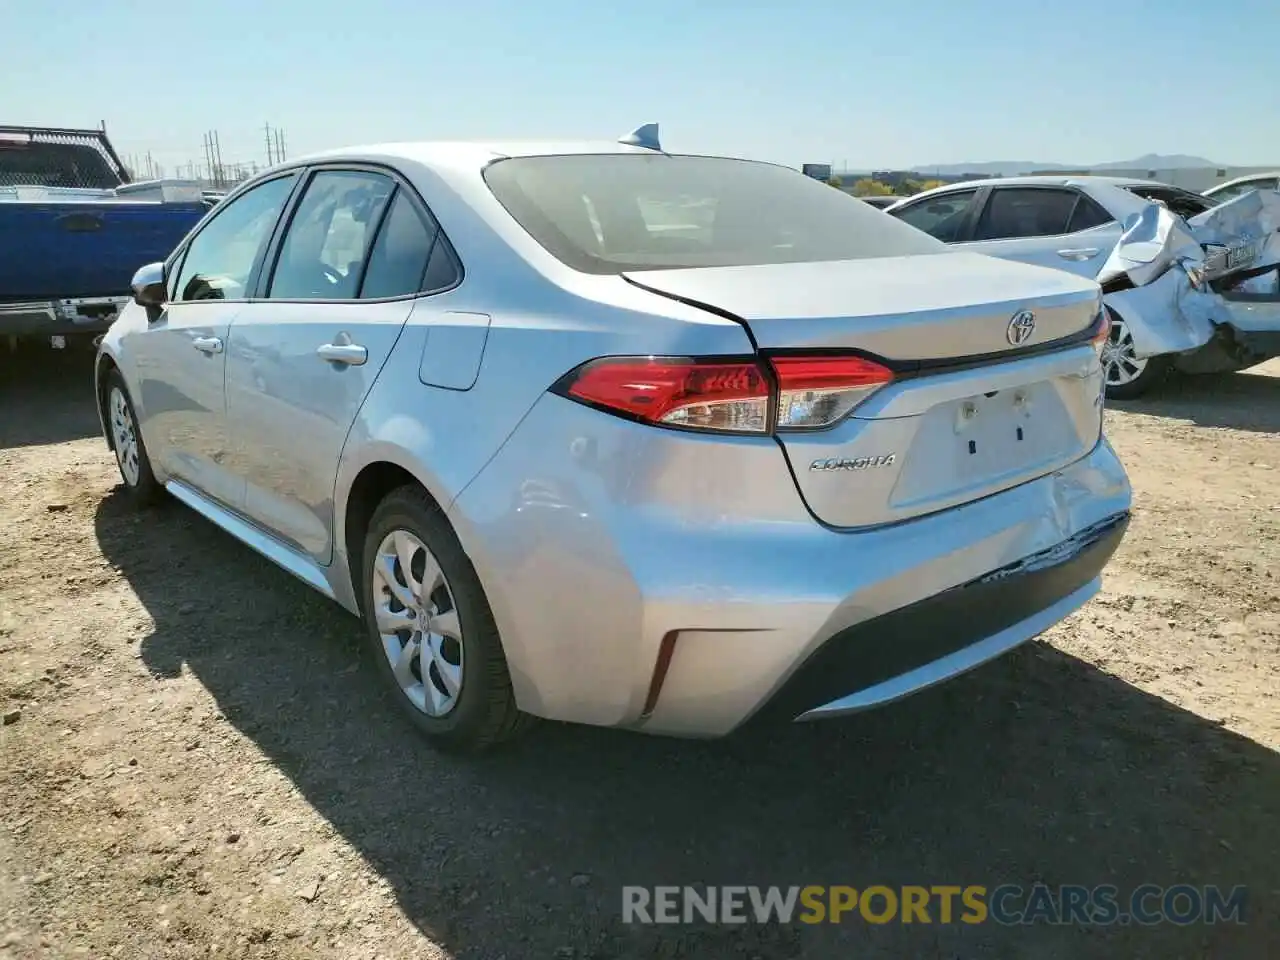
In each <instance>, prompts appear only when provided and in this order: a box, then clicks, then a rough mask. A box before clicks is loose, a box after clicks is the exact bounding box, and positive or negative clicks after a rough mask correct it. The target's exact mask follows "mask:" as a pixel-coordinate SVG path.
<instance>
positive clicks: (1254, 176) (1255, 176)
mask: <svg viewBox="0 0 1280 960" xmlns="http://www.w3.org/2000/svg"><path fill="white" fill-rule="evenodd" d="M1277 178H1280V170H1273V171H1271V172H1270V173H1247V174H1245V175H1244V176H1243V177H1236V178H1235V179H1234V180H1226V181H1224V182H1223V183H1215V184H1214V185H1213V186H1212V187H1210V188H1209V189H1208V190H1206V191H1205V193H1213V192H1214V191H1216V190H1223V189H1226V188H1227V187H1234V186H1235V185H1236V184H1238V183H1248V182H1249V181H1250V180H1275V179H1277Z"/></svg>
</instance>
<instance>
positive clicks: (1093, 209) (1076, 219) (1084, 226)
mask: <svg viewBox="0 0 1280 960" xmlns="http://www.w3.org/2000/svg"><path fill="white" fill-rule="evenodd" d="M1114 219H1115V217H1113V216H1111V214H1109V213H1107V211H1106V210H1104V209H1102V207H1101V206H1100V205H1099V204H1098V203H1096V202H1095V201H1093V200H1091V199H1089V198H1088V197H1086V196H1085V195H1084V194H1083V193H1082V194H1080V199H1079V200H1077V201H1076V209H1075V211H1074V212H1073V213H1072V214H1071V221H1070V222H1069V223H1068V224H1067V233H1079V232H1080V231H1081V230H1092V229H1093V228H1094V227H1100V226H1102V225H1103V224H1104V223H1110V222H1111V221H1112V220H1114Z"/></svg>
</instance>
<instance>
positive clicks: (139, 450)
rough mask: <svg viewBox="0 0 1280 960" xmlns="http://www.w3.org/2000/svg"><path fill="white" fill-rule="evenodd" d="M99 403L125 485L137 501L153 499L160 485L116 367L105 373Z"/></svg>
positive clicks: (136, 417)
mask: <svg viewBox="0 0 1280 960" xmlns="http://www.w3.org/2000/svg"><path fill="white" fill-rule="evenodd" d="M102 403H103V413H104V419H105V420H106V422H107V437H108V438H109V440H110V443H111V452H112V453H114V454H115V455H116V466H117V467H118V468H119V469H120V479H121V480H123V481H124V486H125V489H126V490H127V491H128V492H129V496H130V497H132V498H133V500H134V502H135V503H137V504H139V505H149V504H153V503H155V502H156V501H157V500H159V499H160V494H161V493H162V492H163V489H164V488H163V487H161V486H160V482H159V481H158V480H156V475H155V474H154V473H153V472H152V470H151V458H150V457H148V456H147V447H146V444H145V443H143V441H142V431H141V430H139V429H138V415H137V414H136V413H135V412H134V409H133V399H132V398H131V397H130V396H129V388H128V387H126V386H125V383H124V377H123V376H121V375H120V371H119V370H115V369H113V370H112V371H111V372H110V373H109V374H107V381H106V384H105V389H104V391H103V398H102Z"/></svg>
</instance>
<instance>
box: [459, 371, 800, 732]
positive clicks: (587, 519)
mask: <svg viewBox="0 0 1280 960" xmlns="http://www.w3.org/2000/svg"><path fill="white" fill-rule="evenodd" d="M451 519H452V520H453V521H454V525H455V527H456V528H457V529H458V531H459V534H460V535H461V536H462V537H463V541H464V543H467V544H468V551H469V553H471V556H472V560H473V562H475V564H476V569H477V571H478V572H479V574H480V577H481V580H482V581H483V582H484V585H485V590H486V592H487V594H488V597H489V601H490V606H491V607H492V608H493V611H494V615H495V618H496V620H497V623H498V627H499V630H500V631H501V634H502V638H503V647H504V649H505V651H506V655H507V662H508V666H509V667H510V671H511V679H512V684H513V687H514V688H515V693H516V699H517V702H518V703H519V704H520V707H521V709H523V710H526V711H528V712H530V713H535V714H539V715H546V716H554V717H555V718H556V719H560V720H573V721H579V722H585V723H596V724H605V725H616V724H622V723H627V722H631V721H634V720H635V719H636V717H637V716H638V715H639V714H640V712H641V708H642V706H643V702H644V698H645V693H646V690H647V685H648V683H649V679H650V677H651V675H652V672H653V665H654V663H655V660H656V657H657V652H658V644H659V642H660V641H661V638H662V636H663V635H664V634H665V633H667V632H668V631H670V630H677V629H683V630H689V629H697V628H708V629H713V630H716V629H720V630H735V629H736V630H746V629H761V628H767V626H768V625H766V624H762V623H761V622H759V620H758V619H757V618H756V615H755V612H756V610H757V608H756V607H755V606H754V605H755V604H758V603H761V602H763V603H770V602H775V603H776V604H777V607H776V609H777V611H779V614H780V615H783V614H782V613H781V611H784V610H785V611H786V614H785V616H786V617H787V618H789V619H794V618H800V619H805V618H808V619H810V620H811V621H812V623H811V626H812V628H815V629H816V627H817V626H818V625H819V624H820V623H821V620H822V618H823V616H825V613H824V611H823V609H822V607H821V604H818V603H816V602H815V603H812V604H811V603H810V600H811V599H812V598H809V597H804V596H800V597H797V596H796V594H795V593H790V594H788V595H785V596H783V595H779V596H776V597H770V595H769V591H768V589H762V588H761V587H760V584H759V578H758V577H757V578H756V579H755V580H754V581H752V580H751V578H749V577H747V576H743V577H741V578H739V577H738V576H737V574H736V573H735V570H736V569H738V568H740V567H745V568H751V569H756V570H759V569H760V565H761V563H765V564H767V563H769V562H770V559H771V558H770V556H769V544H770V543H776V544H779V545H780V546H781V547H782V550H783V555H782V557H781V558H779V557H777V556H774V557H773V558H772V560H773V561H776V562H783V563H785V562H787V561H786V557H785V549H786V547H785V544H786V541H787V540H788V539H789V538H790V537H793V536H794V532H795V531H796V530H800V531H803V532H805V533H809V532H812V531H814V530H815V529H817V528H816V526H815V524H814V523H813V520H812V518H811V517H810V516H809V514H808V511H807V510H806V509H805V508H804V505H803V503H802V502H801V501H800V498H799V495H798V493H797V491H796V487H795V483H794V481H793V480H792V478H791V474H790V472H789V471H788V470H787V467H786V462H785V460H784V459H783V457H782V455H781V452H780V451H779V450H778V447H777V445H776V443H775V442H774V441H773V440H772V438H769V437H723V436H720V437H714V436H705V435H699V434H696V433H688V432H679V431H672V430H664V429H660V428H656V427H650V426H645V425H641V424H636V423H631V422H629V421H626V420H622V419H619V418H617V417H613V416H610V415H609V414H606V413H601V412H599V411H596V410H592V409H589V408H587V407H585V406H582V405H580V404H577V403H574V402H573V401H570V400H566V399H563V398H561V397H558V396H554V395H547V396H545V397H543V398H542V399H541V400H540V401H539V402H538V403H537V405H536V406H535V407H534V409H533V410H532V411H530V413H529V416H528V417H526V418H525V419H524V421H523V422H522V423H521V424H520V426H519V427H518V429H517V430H516V432H515V433H514V434H513V435H512V437H511V438H510V440H509V441H508V442H507V443H506V444H505V445H504V446H503V449H502V450H501V451H500V453H499V454H498V456H496V457H495V458H494V459H493V460H492V462H490V463H489V464H488V465H487V466H486V467H485V468H484V470H482V471H481V473H480V476H479V477H477V478H476V480H475V481H474V482H473V483H472V484H471V485H470V486H469V487H468V488H467V489H466V490H465V491H464V492H463V494H462V495H461V496H460V497H459V498H458V500H457V502H456V503H455V505H454V510H453V511H452V513H451ZM735 584H740V587H739V586H735Z"/></svg>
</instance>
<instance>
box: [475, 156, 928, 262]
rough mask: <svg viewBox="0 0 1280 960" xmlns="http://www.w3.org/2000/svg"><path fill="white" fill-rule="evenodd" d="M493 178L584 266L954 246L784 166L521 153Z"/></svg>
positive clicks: (541, 239)
mask: <svg viewBox="0 0 1280 960" xmlns="http://www.w3.org/2000/svg"><path fill="white" fill-rule="evenodd" d="M484 177H485V181H486V182H487V183H488V185H489V189H490V190H492V191H493V194H494V196H495V197H497V199H498V201H499V202H500V203H501V204H502V205H503V206H504V207H505V208H506V209H507V211H508V212H509V213H510V214H511V216H512V217H514V218H515V220H516V221H517V222H518V223H519V224H520V225H521V226H522V227H523V228H524V229H525V230H526V231H527V232H528V233H529V234H530V235H531V236H532V237H533V238H534V239H535V240H537V241H538V243H539V244H541V245H542V246H543V247H544V248H545V249H546V250H547V251H548V252H550V253H551V254H552V255H553V256H555V257H556V258H558V259H559V260H560V261H561V262H563V263H565V264H566V265H568V266H569V267H572V268H573V269H575V270H580V271H582V272H584V273H598V274H608V273H622V272H624V271H637V270H664V269H673V268H682V267H711V266H748V265H754V264H767V263H809V262H815V261H825V260H857V259H864V258H870V257H892V256H905V255H909V254H927V253H945V252H946V248H945V247H943V246H941V245H940V244H938V243H937V242H936V241H934V240H932V239H930V238H929V237H927V236H924V235H922V234H921V233H919V232H918V231H916V230H912V229H910V228H909V227H907V226H906V225H905V224H900V223H897V222H896V221H894V220H893V219H892V218H889V217H882V216H881V215H880V213H879V212H878V211H876V210H874V209H872V208H871V207H869V206H868V205H867V204H865V203H862V202H861V201H860V200H857V199H855V198H854V197H851V196H849V195H847V194H845V193H844V192H842V191H840V190H833V189H832V188H831V187H830V186H828V185H827V184H825V183H822V182H819V181H817V180H814V179H813V178H811V177H806V176H804V175H803V174H801V173H799V172H797V171H795V170H788V169H786V168H784V167H778V166H774V165H772V164H767V163H756V162H753V161H749V160H730V159H724V158H718V157H689V156H671V155H669V154H662V153H655V154H649V153H647V152H646V153H643V154H640V153H635V154H628V153H617V154H594V155H592V154H581V155H569V156H545V157H515V158H510V159H506V160H499V161H497V162H495V163H492V164H490V165H489V166H488V167H487V168H486V169H485V171H484Z"/></svg>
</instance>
